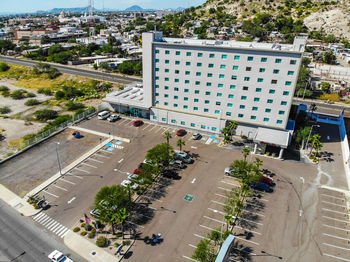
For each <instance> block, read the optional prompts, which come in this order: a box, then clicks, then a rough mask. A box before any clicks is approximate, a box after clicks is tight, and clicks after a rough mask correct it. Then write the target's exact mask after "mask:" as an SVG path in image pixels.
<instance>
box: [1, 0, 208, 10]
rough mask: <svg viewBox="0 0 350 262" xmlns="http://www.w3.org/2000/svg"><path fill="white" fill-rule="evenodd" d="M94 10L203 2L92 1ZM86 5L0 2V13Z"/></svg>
mask: <svg viewBox="0 0 350 262" xmlns="http://www.w3.org/2000/svg"><path fill="white" fill-rule="evenodd" d="M94 2H95V4H94V6H95V8H97V9H102V7H103V5H104V7H105V8H112V9H125V8H127V7H129V6H131V5H139V6H141V7H142V8H154V9H162V8H177V7H179V6H181V7H185V8H187V7H190V6H197V5H201V4H203V3H204V2H205V0H175V1H174V0H123V1H118V0H94ZM87 5H88V0H59V1H57V0H0V12H11V13H13V12H33V11H37V10H50V9H52V8H54V7H57V8H67V7H83V6H87Z"/></svg>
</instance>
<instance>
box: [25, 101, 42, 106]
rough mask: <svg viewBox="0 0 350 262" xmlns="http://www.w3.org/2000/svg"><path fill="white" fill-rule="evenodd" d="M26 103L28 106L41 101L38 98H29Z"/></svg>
mask: <svg viewBox="0 0 350 262" xmlns="http://www.w3.org/2000/svg"><path fill="white" fill-rule="evenodd" d="M24 104H25V105H26V106H35V105H39V104H40V101H39V100H37V99H28V100H27V101H26V102H25V103H24Z"/></svg>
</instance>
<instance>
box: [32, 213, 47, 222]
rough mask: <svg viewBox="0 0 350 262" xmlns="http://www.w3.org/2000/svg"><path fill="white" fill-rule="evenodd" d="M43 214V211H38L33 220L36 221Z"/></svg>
mask: <svg viewBox="0 0 350 262" xmlns="http://www.w3.org/2000/svg"><path fill="white" fill-rule="evenodd" d="M43 215H45V213H39V214H37V215H36V216H35V217H33V218H34V220H35V221H37V220H38V219H39V218H40V217H42V216H43Z"/></svg>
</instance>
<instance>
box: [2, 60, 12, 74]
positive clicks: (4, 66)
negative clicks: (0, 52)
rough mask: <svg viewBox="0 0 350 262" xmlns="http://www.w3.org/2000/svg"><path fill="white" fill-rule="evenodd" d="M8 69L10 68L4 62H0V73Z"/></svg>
mask: <svg viewBox="0 0 350 262" xmlns="http://www.w3.org/2000/svg"><path fill="white" fill-rule="evenodd" d="M9 69H10V66H9V65H8V64H6V63H4V62H0V72H5V71H7V70H9Z"/></svg>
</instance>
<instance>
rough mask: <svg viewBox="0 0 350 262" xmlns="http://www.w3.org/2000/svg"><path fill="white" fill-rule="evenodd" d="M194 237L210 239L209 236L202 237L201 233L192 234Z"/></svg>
mask: <svg viewBox="0 0 350 262" xmlns="http://www.w3.org/2000/svg"><path fill="white" fill-rule="evenodd" d="M193 235H194V236H195V237H199V238H202V239H208V240H210V239H209V238H207V237H203V236H201V235H198V234H193Z"/></svg>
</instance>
